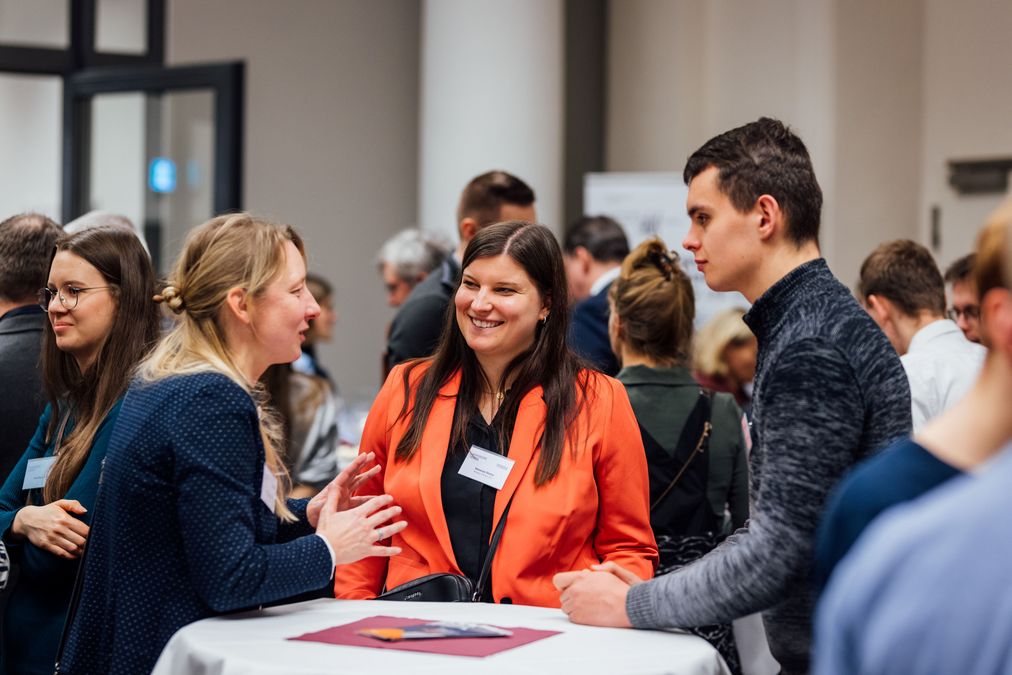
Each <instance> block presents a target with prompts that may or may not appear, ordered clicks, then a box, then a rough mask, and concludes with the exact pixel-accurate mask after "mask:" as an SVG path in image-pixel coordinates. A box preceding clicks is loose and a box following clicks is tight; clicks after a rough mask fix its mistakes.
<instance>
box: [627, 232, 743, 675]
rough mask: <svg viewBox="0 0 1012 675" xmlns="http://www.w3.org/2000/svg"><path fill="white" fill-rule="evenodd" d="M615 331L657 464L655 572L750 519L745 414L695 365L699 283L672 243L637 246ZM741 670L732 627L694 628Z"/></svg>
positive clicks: (651, 459)
mask: <svg viewBox="0 0 1012 675" xmlns="http://www.w3.org/2000/svg"><path fill="white" fill-rule="evenodd" d="M608 297H609V300H610V304H611V311H610V315H611V320H610V323H609V328H610V330H609V333H610V337H611V343H612V346H613V347H614V349H615V354H616V355H617V356H618V360H619V363H621V365H622V369H621V370H620V371H619V372H618V376H617V377H618V380H619V382H621V383H622V384H623V385H625V388H626V392H627V393H628V394H629V402H630V403H631V404H632V407H633V412H634V413H635V414H636V420H637V421H638V422H639V427H640V435H641V437H642V439H643V447H644V448H645V450H646V456H647V466H648V467H649V470H650V504H651V507H650V526H651V528H652V529H653V532H654V537H655V538H656V539H657V550H658V553H659V555H660V565H659V566H658V568H657V574H658V575H661V574H665V573H666V572H669V571H671V570H675V569H678V568H679V567H681V566H683V565H686V564H688V563H690V562H692V561H693V560H696V559H698V558H700V557H702V556H703V555H704V554H705V553H707V552H708V551H710V550H712V549H713V548H715V547H716V546H717V544H718V543H719V542H720V541H721V540H722V539H723V536H724V535H726V534H727V533H728V532H730V530H732V529H737V528H739V527H741V526H743V525H744V524H745V521H746V520H747V519H748V508H749V506H748V455H747V453H746V448H745V440H744V437H743V435H742V428H743V427H742V423H741V418H742V413H741V410H739V408H738V406H737V405H736V404H735V402H734V399H733V398H732V397H731V395H730V394H726V393H716V394H712V396H711V393H710V392H708V391H704V390H703V389H701V388H700V386H699V383H697V382H696V381H695V380H693V379H692V375H691V374H690V372H689V369H688V366H687V363H688V359H689V347H690V343H691V341H692V325H693V320H694V318H695V299H694V296H693V292H692V282H691V281H689V278H688V276H686V274H685V272H683V271H682V269H681V267H680V265H679V264H678V259H677V257H675V258H672V257H671V256H670V255H669V253H668V249H667V247H666V246H665V244H664V242H663V241H661V240H660V239H651V240H648V241H645V242H643V243H642V244H640V245H639V246H637V247H636V248H635V249H634V250H633V252H632V253H630V254H629V257H627V258H626V259H625V262H623V263H622V267H621V272H620V274H619V275H618V277H617V278H616V279H615V280H614V281H613V282H612V283H611V289H610V291H609V294H608ZM693 632H696V633H697V634H698V635H700V636H701V637H704V638H706V639H707V640H708V641H709V642H711V643H712V644H713V645H714V646H715V647H717V649H718V650H719V651H720V653H721V655H723V656H724V659H725V660H726V661H727V662H728V666H729V667H730V668H731V670H732V672H739V670H740V669H739V666H738V653H737V649H736V647H735V643H734V637H733V634H732V632H731V625H730V624H720V625H715V626H707V627H702V628H696V629H693Z"/></svg>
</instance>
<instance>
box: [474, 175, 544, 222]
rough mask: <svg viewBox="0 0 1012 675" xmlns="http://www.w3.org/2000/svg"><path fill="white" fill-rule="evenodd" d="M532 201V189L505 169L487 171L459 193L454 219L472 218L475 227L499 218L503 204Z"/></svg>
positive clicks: (521, 203) (525, 203)
mask: <svg viewBox="0 0 1012 675" xmlns="http://www.w3.org/2000/svg"><path fill="white" fill-rule="evenodd" d="M533 203H534V190H532V189H531V187H530V186H529V185H528V184H527V183H525V182H523V181H522V180H520V179H519V178H517V177H516V176H514V175H512V174H509V173H506V172H505V171H489V172H487V173H483V174H481V175H480V176H475V177H474V178H472V179H471V182H470V183H468V184H467V187H465V188H464V192H463V193H462V194H461V195H460V205H459V206H458V207H457V222H458V223H460V221H462V220H464V218H473V219H474V220H475V222H477V223H478V229H481V228H483V227H487V226H489V225H491V224H492V223H495V222H498V221H499V211H500V209H502V205H503V204H514V205H516V206H530V205H531V204H533Z"/></svg>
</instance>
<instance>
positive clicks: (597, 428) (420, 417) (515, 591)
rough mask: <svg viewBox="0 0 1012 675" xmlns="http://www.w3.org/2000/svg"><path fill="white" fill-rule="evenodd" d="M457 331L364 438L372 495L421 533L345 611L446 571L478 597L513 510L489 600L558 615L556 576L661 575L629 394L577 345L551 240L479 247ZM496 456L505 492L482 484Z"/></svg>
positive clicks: (393, 397) (376, 565)
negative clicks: (600, 568)
mask: <svg viewBox="0 0 1012 675" xmlns="http://www.w3.org/2000/svg"><path fill="white" fill-rule="evenodd" d="M444 320H445V327H444V329H443V339H442V341H441V342H440V345H439V348H438V350H437V351H436V354H435V356H433V357H432V358H431V359H426V360H416V361H411V362H409V363H407V364H405V365H404V366H401V367H398V368H396V369H395V370H394V371H393V372H391V373H390V376H389V377H388V378H387V381H386V384H384V386H383V389H382V390H381V391H380V393H379V396H378V397H377V398H376V401H375V402H374V404H373V407H372V410H371V411H370V413H369V419H368V421H367V422H366V429H365V433H364V434H363V438H362V447H361V451H362V452H374V453H375V454H376V460H377V462H379V464H380V465H381V466H382V467H383V468H382V472H381V473H380V474H379V475H377V476H375V477H374V478H372V479H371V480H370V481H369V482H368V483H366V484H365V485H364V486H363V488H362V494H373V493H376V494H379V493H381V492H389V493H390V494H391V495H392V496H393V497H394V499H396V500H397V503H398V504H399V505H400V506H402V507H403V508H404V518H405V520H406V521H407V522H408V523H409V525H410V526H409V527H408V529H406V530H404V532H403V533H402V534H400V535H397V536H395V537H394V539H393V544H394V545H396V546H398V547H401V548H402V550H403V553H402V554H400V555H397V556H394V557H393V558H391V559H390V560H389V561H387V560H381V559H378V558H377V559H373V560H362V561H360V562H358V563H356V564H354V565H348V566H343V567H341V568H339V569H338V570H337V573H336V576H335V588H334V590H335V596H336V597H339V598H371V597H375V596H376V595H377V594H379V593H380V592H381V590H382V589H383V588H384V587H385V588H387V589H388V590H390V589H393V588H396V587H397V586H400V585H402V584H405V583H407V582H410V581H413V580H415V579H418V578H420V577H424V576H426V575H428V574H433V573H440V572H452V573H455V574H463V575H465V576H466V577H468V578H469V579H471V581H472V582H476V581H477V580H478V577H479V573H480V569H481V566H482V562H483V560H484V559H485V557H486V555H487V552H488V549H489V540H490V537H491V535H492V532H493V531H494V530H495V528H496V525H497V524H498V522H499V518H500V517H502V516H501V514H503V513H504V512H505V511H506V509H507V504H511V506H510V507H509V511H508V514H507V515H506V520H505V527H504V529H503V532H502V539H501V546H500V547H499V549H498V550H497V552H496V554H495V556H494V559H493V560H492V564H491V580H490V581H489V582H488V586H487V588H486V589H483V590H485V594H484V596H483V599H484V600H486V601H489V602H513V603H516V604H524V605H538V606H544V607H558V606H559V594H558V592H557V591H556V590H555V587H554V586H553V585H552V576H553V575H554V574H555V573H556V572H560V571H568V570H573V569H577V570H582V569H585V568H586V567H588V566H589V565H591V564H595V563H598V562H602V561H606V560H610V561H616V562H621V563H622V564H623V565H628V566H629V568H630V569H631V570H633V572H634V573H635V574H637V575H640V576H641V577H643V578H649V577H651V576H653V573H654V567H655V565H656V561H657V550H656V548H655V546H654V542H653V535H652V533H651V531H650V524H649V504H648V496H649V485H648V477H647V463H646V458H645V456H644V453H643V446H642V444H641V443H640V442H639V433H638V428H637V425H636V419H635V417H634V415H633V411H632V408H631V407H630V406H629V402H628V397H627V395H626V393H625V390H624V389H623V388H622V386H621V385H620V384H619V383H618V382H616V381H614V380H612V379H611V378H607V377H604V376H602V375H600V374H599V373H596V372H594V371H590V370H585V369H583V368H581V365H580V361H579V359H577V358H576V357H575V355H574V354H573V353H572V352H571V351H570V349H569V347H568V346H567V344H566V336H567V328H568V323H569V313H568V305H567V300H566V276H565V272H564V269H563V262H562V253H561V251H560V249H559V244H558V242H557V241H556V239H555V236H554V235H553V234H552V233H551V231H550V230H548V228H546V227H543V226H540V225H532V224H530V223H525V222H521V221H510V222H505V223H498V224H496V225H492V226H489V227H487V228H484V229H482V230H481V231H480V232H478V233H477V234H476V235H475V236H474V238H473V239H471V241H470V243H469V244H468V246H467V249H466V250H465V252H464V258H463V276H462V281H461V282H460V284H459V287H458V288H457V291H456V293H455V295H454V312H452V313H450V312H448V313H447V314H446V315H445V316H444ZM409 400H411V401H413V402H414V404H413V405H412V407H411V409H410V410H408V401H409ZM475 446H477V450H476V448H475ZM481 452H488V453H493V454H498V455H502V456H505V457H508V458H509V459H510V460H511V465H510V467H509V468H507V469H505V473H503V472H500V473H499V474H498V475H497V476H495V477H496V478H499V479H500V481H498V482H497V481H490V480H489V479H488V478H485V477H483V476H482V475H481V474H476V473H474V472H468V469H467V460H468V458H469V457H470V456H471V454H472V453H478V454H480V453H481ZM472 461H473V460H472Z"/></svg>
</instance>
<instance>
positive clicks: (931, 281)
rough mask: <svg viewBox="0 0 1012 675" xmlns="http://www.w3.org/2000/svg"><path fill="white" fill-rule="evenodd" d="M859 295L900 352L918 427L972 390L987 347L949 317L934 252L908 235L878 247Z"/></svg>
mask: <svg viewBox="0 0 1012 675" xmlns="http://www.w3.org/2000/svg"><path fill="white" fill-rule="evenodd" d="M858 296H859V297H860V299H861V302H862V303H863V304H864V306H865V309H867V310H868V314H870V315H871V318H872V319H874V321H875V323H877V324H878V326H879V328H881V329H882V331H883V332H884V333H885V334H886V337H887V338H889V342H890V343H892V346H893V348H894V349H896V353H897V354H899V355H900V361H901V362H902V363H903V370H904V371H905V372H906V375H907V380H908V381H909V382H910V405H911V411H912V414H913V423H914V431H915V432H916V431H918V430H919V429H920V428H921V427H923V426H924V424H925V423H926V422H928V421H929V420H931V419H932V418H934V417H937V416H938V415H939V414H940V413H942V412H943V411H944V410H946V409H947V408H950V407H951V406H953V405H954V404H955V403H957V402H958V401H959V400H960V399H961V398H963V397H964V396H965V395H966V392H968V391H969V390H970V387H971V386H973V382H974V380H975V379H976V378H977V373H979V372H980V368H981V366H982V365H983V364H984V355H985V354H986V350H985V349H984V347H982V346H980V345H979V344H976V343H973V342H970V341H969V340H967V339H966V337H965V336H964V335H963V332H962V331H961V330H960V329H959V326H957V325H956V324H955V323H953V322H952V321H950V320H948V319H946V318H945V282H944V281H942V273H941V272H939V271H938V265H936V264H935V259H934V258H933V257H932V256H931V252H930V251H928V249H926V248H925V247H924V246H921V245H920V244H918V243H916V242H913V241H910V240H907V239H899V240H897V241H891V242H887V243H885V244H882V245H880V246H879V247H877V248H876V249H875V250H874V251H872V253H871V254H870V255H869V256H868V257H867V258H866V259H865V261H864V263H863V264H862V265H861V276H860V281H859V282H858Z"/></svg>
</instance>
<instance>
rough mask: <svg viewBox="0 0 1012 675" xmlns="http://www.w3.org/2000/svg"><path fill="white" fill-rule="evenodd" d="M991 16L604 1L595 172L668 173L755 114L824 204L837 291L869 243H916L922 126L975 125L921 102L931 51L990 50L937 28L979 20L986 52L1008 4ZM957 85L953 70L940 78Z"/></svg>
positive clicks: (988, 10) (892, 8)
mask: <svg viewBox="0 0 1012 675" xmlns="http://www.w3.org/2000/svg"><path fill="white" fill-rule="evenodd" d="M998 5H999V3H991V4H990V5H989V4H987V3H985V2H983V1H982V2H981V3H959V4H955V3H947V2H945V1H944V0H939V1H938V2H934V3H932V2H928V3H925V0H896V1H895V2H888V3H881V2H877V1H875V0H854V1H851V2H846V3H841V2H833V1H832V0H768V1H765V2H761V3H743V2H735V1H734V0H709V1H707V0H621V1H619V2H612V3H611V21H610V26H609V88H610V92H611V98H610V100H609V104H608V123H607V124H608V127H607V141H608V142H607V159H606V168H607V169H608V170H614V171H642V170H648V171H663V170H669V171H670V170H674V171H681V169H682V167H683V165H684V162H685V159H686V158H687V157H688V155H689V154H690V153H691V152H692V151H693V150H695V149H696V148H697V147H699V146H700V145H701V144H702V143H703V142H705V141H706V140H707V139H708V138H710V137H711V136H713V135H714V134H717V133H720V132H722V131H725V130H727V129H730V128H732V127H734V126H738V125H740V124H743V123H746V122H748V121H751V120H754V119H756V118H758V117H759V116H762V115H768V116H774V117H779V118H780V119H782V120H783V121H785V122H786V123H788V124H789V125H790V126H791V127H792V128H793V129H794V130H795V131H797V132H798V133H799V135H800V136H801V137H802V139H803V140H804V141H805V143H806V145H807V146H808V149H809V152H810V153H811V155H812V161H813V164H814V166H815V171H816V175H817V176H818V178H819V182H820V184H821V186H822V188H823V193H824V198H825V206H824V209H823V227H822V237H821V242H822V249H823V253H824V254H825V255H826V257H827V259H828V260H829V263H830V265H831V267H832V268H833V270H834V271H835V272H836V274H837V275H838V276H839V277H840V279H841V280H843V281H844V282H845V283H847V284H852V283H853V281H854V280H855V279H856V276H857V271H858V269H859V267H860V263H861V261H862V260H863V259H864V257H865V256H866V255H867V254H868V252H870V251H871V249H872V248H874V247H875V246H876V245H877V244H878V243H880V242H882V241H885V240H888V239H895V238H900V237H913V238H918V239H920V240H921V241H923V242H925V243H927V228H926V225H925V222H924V218H922V214H921V212H922V211H923V210H924V207H923V206H921V203H922V182H924V180H923V178H922V171H921V167H922V161H924V162H930V161H933V160H932V154H934V153H935V150H934V149H933V148H932V147H930V146H929V145H927V144H926V143H925V140H924V139H925V138H927V137H928V136H929V135H931V134H932V133H936V134H937V133H938V132H933V131H931V130H930V129H929V127H928V126H926V125H933V124H936V123H935V122H932V120H934V119H935V118H936V117H939V116H941V117H943V118H944V119H945V120H946V123H947V124H950V125H952V124H954V123H956V124H958V125H959V126H960V127H961V128H962V129H969V128H971V127H974V126H976V125H977V122H978V118H977V116H975V115H973V114H967V110H966V109H965V108H966V106H963V110H962V114H963V118H962V119H963V120H965V123H963V122H957V121H955V120H954V119H953V117H952V115H951V114H941V115H940V113H939V112H938V110H937V102H936V100H935V99H936V98H937V96H935V95H934V94H933V93H932V92H934V91H935V89H937V86H938V85H937V84H936V80H938V78H939V75H938V73H937V72H936V71H939V70H940V69H941V68H940V67H939V66H936V65H933V61H934V59H936V58H937V56H936V54H937V53H938V52H940V51H941V48H942V44H943V42H944V45H945V49H946V50H952V49H960V50H961V49H968V50H970V51H972V52H974V53H977V52H980V54H981V56H983V55H986V54H992V55H993V53H994V51H995V46H994V45H991V44H986V46H980V45H974V46H966V45H967V44H968V43H969V44H974V43H975V41H976V40H977V38H976V35H977V32H978V28H977V27H976V26H974V27H967V28H966V34H964V35H962V36H960V37H957V38H956V39H955V40H954V39H953V36H952V35H951V34H948V35H945V37H943V36H942V35H943V34H945V33H946V31H945V30H944V28H943V27H942V26H944V25H946V24H949V23H955V25H957V26H959V25H960V23H959V22H953V20H952V19H951V18H950V17H948V16H943V15H947V14H980V16H978V17H977V18H976V19H975V20H974V22H975V23H988V24H992V25H994V24H996V23H997V24H998V26H999V27H998V28H990V29H989V30H988V31H984V32H983V33H982V34H983V35H984V36H985V37H986V36H989V35H990V36H992V39H991V41H997V40H998V39H999V37H1000V36H1007V35H1008V34H1010V33H1012V29H1010V27H1009V21H1008V20H1007V19H1006V18H1005V15H1006V14H1008V13H1009V12H1012V6H1009V5H1008V4H1007V3H1005V4H1002V5H1001V7H1000V8H999V6H998ZM926 13H927V15H928V19H929V20H927V21H926V20H925V14H926ZM964 21H965V20H964ZM925 23H927V29H925V27H924V26H925ZM936 24H938V27H937V28H935V26H936ZM935 31H937V32H939V33H940V34H939V35H938V36H937V37H936V36H934V32H935ZM987 42H988V40H985V43H987ZM1006 51H1007V50H1006ZM957 61H958V60H957ZM999 61H1000V63H1001V64H1003V66H1004V70H1003V71H1002V74H1001V75H999V73H998V72H997V67H996V68H994V69H992V70H991V71H989V75H988V77H986V78H983V79H979V80H977V84H976V85H975V90H976V91H977V96H981V94H982V93H983V92H984V91H986V90H988V89H989V88H993V87H994V86H995V84H994V83H996V82H1003V81H1004V79H1005V73H1007V72H1008V71H1009V69H1008V57H1005V58H1004V60H1001V59H999ZM925 64H927V65H925ZM960 73H961V74H960ZM968 75H969V73H968V72H967V71H966V70H965V69H963V70H959V69H958V67H957V68H954V69H953V70H952V77H953V78H958V77H963V78H966V77H967V76H968ZM1007 89H1008V88H1007V87H1005V90H1007ZM1005 93H1007V94H1008V97H1012V91H1006V92H1005ZM1008 97H1006V98H1003V99H1002V100H1003V101H1006V100H1007V98H1008ZM992 98H993V97H992ZM958 100H959V101H960V102H963V101H965V99H962V98H961V99H958ZM1009 108H1010V106H1009V105H1008V104H1007V103H1006V104H1005V105H1002V106H999V110H1000V112H999V111H996V112H994V113H991V114H990V115H989V116H990V117H991V118H993V124H987V125H985V129H984V130H983V131H982V132H981V134H980V135H981V137H982V140H983V139H991V142H993V139H994V138H995V137H996V136H995V134H996V132H995V131H994V130H993V128H994V127H996V126H998V125H999V124H1001V123H1002V122H1003V121H1004V120H1007V119H1008V115H1007V112H1008V110H1009ZM957 119H958V118H957ZM1010 129H1012V127H1008V126H1007V125H1006V126H1005V128H1004V129H1002V131H1001V132H1000V134H998V136H997V137H998V138H1007V137H1008V136H1009V134H1010V133H1012V131H1010ZM942 136H943V137H945V134H942ZM936 144H937V143H936ZM924 166H925V167H927V166H930V165H929V164H924ZM926 170H927V169H925V171H926Z"/></svg>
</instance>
